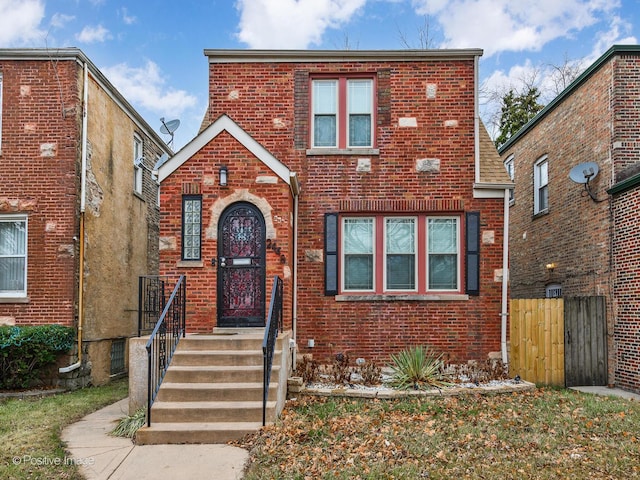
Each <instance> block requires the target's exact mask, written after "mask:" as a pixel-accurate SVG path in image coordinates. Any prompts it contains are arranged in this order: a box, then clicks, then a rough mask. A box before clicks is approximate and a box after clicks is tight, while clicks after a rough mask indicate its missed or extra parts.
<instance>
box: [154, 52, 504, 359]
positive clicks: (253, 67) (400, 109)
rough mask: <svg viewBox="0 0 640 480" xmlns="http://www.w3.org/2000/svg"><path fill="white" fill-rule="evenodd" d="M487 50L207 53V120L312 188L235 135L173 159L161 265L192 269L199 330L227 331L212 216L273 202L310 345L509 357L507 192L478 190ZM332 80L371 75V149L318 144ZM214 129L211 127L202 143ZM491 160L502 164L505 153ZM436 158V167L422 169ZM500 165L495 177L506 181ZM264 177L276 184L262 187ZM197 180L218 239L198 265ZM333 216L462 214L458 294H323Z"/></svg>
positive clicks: (294, 306)
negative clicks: (220, 312)
mask: <svg viewBox="0 0 640 480" xmlns="http://www.w3.org/2000/svg"><path fill="white" fill-rule="evenodd" d="M478 53H479V51H472V52H468V51H467V52H463V53H460V52H459V51H457V52H454V51H452V52H451V54H450V55H443V56H442V57H439V56H429V55H428V54H425V55H423V56H417V57H415V58H411V57H407V58H402V57H401V56H400V55H399V52H392V53H391V54H386V52H375V54H373V55H372V54H371V52H369V53H368V54H367V53H366V52H365V53H364V54H359V53H356V52H323V53H322V54H319V55H318V56H317V57H315V58H314V57H313V52H312V53H311V54H309V53H308V52H293V53H289V54H288V53H287V52H270V53H263V54H260V53H257V54H256V53H255V52H251V51H247V52H225V51H210V52H208V53H207V54H208V56H209V60H210V78H209V89H210V101H209V109H208V113H207V115H208V117H207V119H205V122H204V125H210V124H213V125H215V122H217V121H218V119H220V117H221V116H222V115H228V117H230V119H231V120H233V122H235V123H236V124H237V126H238V127H239V128H241V129H242V130H244V131H245V132H247V134H248V135H249V136H250V137H251V138H252V139H254V140H255V141H256V142H258V143H259V144H260V145H261V146H263V147H264V149H266V151H268V152H269V153H270V154H271V155H272V156H273V157H275V158H276V159H277V160H278V161H279V162H281V163H282V164H283V165H285V166H286V168H288V169H289V171H290V172H292V173H293V172H295V174H296V176H297V179H298V181H299V185H300V195H299V196H298V197H297V200H296V199H295V198H294V196H293V195H292V188H290V186H289V185H287V182H286V181H284V180H283V179H282V178H277V177H276V175H275V174H274V172H273V171H271V170H270V169H269V168H268V166H267V164H265V163H264V162H263V161H260V160H259V159H257V158H256V157H255V154H253V155H252V154H251V152H249V151H248V150H246V149H243V146H242V144H241V142H239V141H238V140H237V139H235V138H233V136H230V135H228V134H227V133H226V132H223V133H220V134H219V135H217V136H216V137H215V138H211V139H210V141H208V143H206V145H205V146H203V147H202V148H200V149H199V150H197V151H195V150H196V149H195V148H194V151H193V152H192V153H190V154H189V155H182V156H181V154H182V153H183V152H180V153H179V154H178V156H177V157H179V158H180V160H181V161H184V163H181V164H180V165H179V166H177V165H174V166H170V162H169V163H168V164H167V167H166V168H169V169H170V172H171V173H170V174H169V173H165V175H166V178H164V177H163V174H162V169H161V179H162V184H161V185H162V187H161V199H162V200H161V205H162V208H161V210H162V213H161V222H160V229H161V234H160V235H161V271H162V272H163V273H176V272H179V273H180V272H181V273H186V274H187V278H188V285H189V293H188V299H189V300H188V314H187V327H188V329H190V330H191V331H210V330H211V329H212V328H213V327H215V326H216V302H217V297H216V268H215V267H214V266H212V265H211V263H210V260H211V259H212V258H215V256H216V251H217V239H216V238H214V235H213V234H212V232H213V231H214V230H215V229H216V228H217V225H216V221H217V217H215V213H212V212H219V211H220V210H221V209H222V207H221V205H222V204H224V205H228V204H231V203H232V201H233V200H232V199H233V198H235V199H238V200H243V201H250V202H251V201H258V203H261V204H263V205H268V207H267V208H265V210H270V216H271V219H272V221H273V225H274V229H275V230H274V234H273V235H272V239H271V240H272V242H274V243H277V245H278V247H279V248H280V253H279V254H277V255H274V254H273V252H268V254H267V271H268V277H269V278H270V276H271V275H275V274H278V275H281V276H283V277H284V279H285V287H284V292H285V299H286V302H285V303H286V307H285V325H286V327H287V328H291V327H293V326H294V324H295V329H296V338H297V345H298V348H299V352H301V353H313V354H314V355H315V356H316V357H317V358H320V359H323V360H325V359H327V357H328V356H329V355H330V354H332V353H334V354H335V353H337V352H348V353H349V355H350V356H351V358H354V359H355V358H357V357H364V358H368V359H375V360H377V361H380V362H386V361H387V360H388V359H389V355H390V354H393V353H397V352H399V351H400V350H401V349H403V348H405V347H406V346H408V345H415V344H428V345H431V346H433V347H434V348H436V349H437V350H439V351H441V352H443V353H445V354H446V355H447V356H448V357H449V358H450V359H452V360H453V361H463V360H468V359H478V360H481V359H483V358H486V356H487V354H488V353H489V352H493V351H499V350H500V332H501V316H500V314H501V293H502V283H501V271H502V270H501V269H502V267H503V264H502V246H503V213H504V199H503V197H504V187H502V189H501V190H500V189H498V190H497V192H496V191H493V192H492V193H491V194H489V195H485V197H489V198H479V197H482V195H476V193H477V192H476V191H474V182H476V184H477V183H478V182H477V178H479V177H478V176H477V171H476V170H477V169H476V164H477V153H478V152H477V151H476V142H475V140H476V133H475V126H476V125H477V117H476V112H477V103H476V102H477V98H476V94H477V92H476V91H475V86H476V84H475V81H476V80H475V78H476V71H475V68H476V61H477V58H476V55H477V54H478ZM236 55H237V56H236ZM261 55H263V56H262V57H261ZM328 75H329V76H363V75H364V76H367V77H368V78H373V82H374V90H375V94H374V101H375V114H374V121H375V128H374V137H375V143H374V145H373V148H364V149H352V150H348V149H332V150H331V151H330V152H329V153H327V151H326V149H325V150H324V151H322V150H320V149H312V148H310V138H311V132H310V124H311V113H310V112H311V110H310V101H311V98H310V95H311V88H310V85H311V80H312V79H314V78H325V77H324V76H328ZM480 128H484V127H482V126H480ZM205 135H207V130H204V131H203V132H202V133H201V134H200V137H202V136H205ZM206 138H207V139H209V137H206ZM194 141H195V140H194ZM187 148H188V147H187ZM493 154H494V155H495V157H496V158H497V160H498V162H499V158H498V157H497V153H496V152H495V150H494V152H493ZM187 157H188V158H187ZM430 161H431V162H435V164H436V165H437V166H436V167H435V168H432V169H423V168H422V167H420V166H419V165H421V162H430ZM221 165H226V166H227V167H228V171H229V183H228V186H226V187H219V186H218V170H219V167H220V166H221ZM163 168H165V167H163ZM500 169H502V166H501V165H500ZM502 173H503V176H499V177H498V178H497V179H493V180H494V182H493V183H498V181H501V182H502V183H508V178H506V175H504V172H502ZM265 177H272V178H273V179H274V180H273V181H274V182H275V180H276V179H277V183H262V182H263V180H260V179H264V178H265ZM186 185H189V188H193V189H196V190H198V191H200V192H201V194H202V200H203V207H202V208H203V230H205V231H207V233H206V234H203V239H202V249H203V254H202V257H203V260H202V262H201V263H198V264H197V265H189V264H188V263H185V262H181V260H180V254H181V249H180V241H181V197H182V193H184V192H185V188H186V187H185V186H186ZM252 199H254V200H252ZM296 201H297V202H298V209H297V218H296V209H295V203H296ZM225 202H226V203H225ZM468 212H479V214H480V232H479V236H480V238H481V240H480V243H481V245H480V266H479V269H480V273H479V275H480V287H479V290H480V294H479V295H477V296H475V295H467V294H466V293H465V282H466V276H465V268H466V260H465V258H466V257H465V253H466V251H465V248H464V244H465V218H466V217H465V215H466V214H467V213H468ZM326 214H337V215H339V218H343V217H345V216H363V215H364V216H368V217H375V216H380V215H384V216H398V215H402V216H413V217H415V218H423V217H426V216H438V215H446V216H448V217H454V218H457V219H458V220H459V228H460V243H461V248H460V251H459V258H458V260H459V262H460V281H459V288H458V289H457V290H456V291H453V292H446V294H438V293H433V292H424V291H423V292H416V293H407V294H404V295H396V294H392V293H390V294H386V293H384V294H371V295H368V294H367V295H353V294H349V293H345V292H344V291H340V292H339V293H338V295H335V294H331V295H325V290H326V283H325V282H326V278H325V270H326V268H328V267H327V264H326V252H325V246H326V245H325V234H326V232H325V215H326ZM420 221H422V220H420ZM296 222H297V223H296ZM295 231H297V245H296V247H297V248H294V242H295V241H296V239H295V236H294V232H295ZM296 251H297V258H294V252H296ZM283 260H284V263H282V262H283ZM341 268H342V266H341V265H340V260H338V270H340V269H341ZM420 268H421V267H420ZM296 273H297V276H296ZM269 288H270V287H269ZM294 291H295V292H297V297H296V298H294ZM311 340H312V341H313V347H309V345H310V343H311V342H310V341H311Z"/></svg>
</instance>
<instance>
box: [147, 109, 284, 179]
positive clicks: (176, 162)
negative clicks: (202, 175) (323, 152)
mask: <svg viewBox="0 0 640 480" xmlns="http://www.w3.org/2000/svg"><path fill="white" fill-rule="evenodd" d="M222 132H227V133H228V134H229V135H231V136H232V137H233V138H235V139H236V140H237V141H238V142H240V144H241V145H242V146H244V147H245V148H246V149H247V150H249V151H250V152H251V153H252V154H253V155H255V157H256V158H257V159H258V160H260V161H261V162H262V163H264V164H265V165H266V166H267V167H269V168H270V169H271V170H272V171H273V173H275V174H276V175H277V176H278V177H280V178H281V179H282V180H283V181H284V182H285V183H286V184H287V185H291V182H292V181H293V180H292V178H293V177H295V173H293V172H291V171H290V170H289V168H287V166H286V165H285V164H283V163H282V162H281V161H280V160H278V159H277V158H276V157H274V156H273V155H271V153H269V151H268V150H267V149H266V148H264V147H263V146H262V145H261V144H260V143H258V141H256V140H255V139H254V138H253V137H252V136H251V135H249V134H248V133H247V132H246V131H245V130H243V129H242V128H241V127H240V126H239V125H238V124H237V123H236V122H234V121H233V120H232V119H231V118H230V117H229V116H228V115H224V114H223V115H221V116H220V117H218V118H217V119H216V121H214V122H213V123H212V124H211V125H209V126H208V127H207V128H205V129H204V130H203V131H202V132H200V133H199V134H198V135H197V136H196V137H195V138H194V139H193V140H191V141H190V142H189V143H188V144H187V145H185V146H184V147H183V148H182V149H181V150H180V151H179V152H178V153H176V154H175V155H174V156H173V157H171V158H170V159H169V160H167V161H166V162H165V163H163V164H162V165H160V167H158V180H159V181H160V182H162V181H163V180H164V179H165V178H167V177H168V176H169V175H171V174H172V173H173V172H175V171H176V170H177V169H178V168H180V166H181V165H182V164H184V163H185V162H186V161H187V160H189V159H190V158H191V157H193V156H194V155H195V154H196V153H198V151H199V150H200V149H201V148H203V147H204V146H205V145H207V144H208V143H209V142H210V141H211V140H213V139H214V138H216V137H217V136H218V135H220V133H222Z"/></svg>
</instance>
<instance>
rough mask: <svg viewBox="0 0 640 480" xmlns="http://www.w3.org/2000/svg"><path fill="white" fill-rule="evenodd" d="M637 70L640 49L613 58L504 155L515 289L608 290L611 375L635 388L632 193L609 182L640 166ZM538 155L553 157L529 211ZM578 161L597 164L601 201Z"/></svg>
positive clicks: (535, 294)
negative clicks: (579, 173) (511, 196)
mask: <svg viewBox="0 0 640 480" xmlns="http://www.w3.org/2000/svg"><path fill="white" fill-rule="evenodd" d="M639 78H640V57H638V56H637V55H614V56H612V57H611V58H610V59H609V60H608V61H606V62H604V63H603V64H602V65H601V66H600V67H599V68H598V69H597V70H595V71H594V72H593V73H592V75H591V76H590V77H588V78H587V79H586V80H585V81H584V83H582V84H581V85H580V86H579V88H576V89H574V90H573V92H572V93H571V94H570V95H568V96H566V97H565V98H564V99H563V100H562V102H560V103H558V105H557V106H556V107H555V108H554V109H553V110H552V111H550V112H549V113H548V115H547V116H546V117H544V118H543V119H542V120H541V121H539V122H538V123H537V124H536V126H535V127H533V128H532V129H531V130H530V131H528V132H527V133H526V134H525V135H523V136H521V137H520V138H519V139H518V141H517V142H516V143H515V144H514V145H512V146H511V147H510V148H508V149H507V150H505V151H504V152H503V154H502V157H503V159H506V158H507V157H509V156H510V155H514V165H515V179H516V180H515V183H516V186H515V203H514V205H513V206H512V207H511V210H510V237H511V238H510V268H511V274H510V279H511V281H510V289H511V294H512V296H513V297H514V298H540V297H544V295H545V285H547V284H549V283H560V284H561V285H562V292H563V296H566V297H574V296H592V295H602V296H604V297H605V299H606V304H607V332H608V337H607V348H608V382H609V383H615V384H617V385H620V386H622V387H623V388H630V389H635V390H637V391H640V371H639V369H638V355H637V342H638V335H637V332H638V320H637V313H632V312H636V311H637V298H638V287H637V282H635V283H634V280H633V279H634V278H636V275H637V273H636V272H637V269H638V254H637V253H636V252H637V250H638V242H637V238H638V237H637V233H638V232H637V224H638V219H637V211H638V210H637V207H638V204H637V191H636V192H635V193H631V192H627V193H622V194H620V195H619V198H618V197H616V196H610V195H608V194H607V189H609V188H610V187H612V186H613V185H614V184H615V183H616V182H617V181H621V178H620V175H621V174H622V173H623V172H625V171H627V172H628V171H629V170H630V169H633V168H634V166H635V167H638V155H639V154H640V146H639V145H638V142H637V141H636V138H637V132H638V130H639V129H640V115H639V111H638V105H637V98H638V95H640V86H639V85H640V82H639V81H638V80H639ZM542 155H548V159H549V211H548V213H547V214H543V215H538V216H534V215H533V164H534V162H535V161H536V160H537V159H539V158H540V157H541V156H542ZM584 162H595V163H597V164H598V166H599V174H598V176H597V177H596V178H595V179H594V180H593V181H591V182H590V187H591V191H592V192H593V194H594V196H595V197H596V198H597V199H598V200H602V201H598V202H594V201H593V200H591V199H590V198H589V197H588V196H587V194H586V192H585V191H584V186H583V185H578V184H575V183H573V182H571V181H570V180H569V177H568V175H569V172H570V170H571V168H572V167H574V166H576V165H578V164H580V163H584ZM636 171H640V167H638V168H637V169H636ZM634 235H635V237H634ZM549 263H555V265H556V268H555V269H554V270H553V271H548V270H547V269H546V268H545V265H547V264H549Z"/></svg>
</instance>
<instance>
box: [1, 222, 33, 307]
mask: <svg viewBox="0 0 640 480" xmlns="http://www.w3.org/2000/svg"><path fill="white" fill-rule="evenodd" d="M0 221H2V222H16V221H23V222H24V230H25V235H24V272H23V273H24V282H23V285H24V289H23V290H0V298H26V297H27V269H28V266H29V251H28V247H29V218H28V216H27V215H23V214H20V215H0ZM14 256H15V255H11V257H14Z"/></svg>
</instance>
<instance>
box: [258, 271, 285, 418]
mask: <svg viewBox="0 0 640 480" xmlns="http://www.w3.org/2000/svg"><path fill="white" fill-rule="evenodd" d="M281 331H282V279H281V278H280V277H278V276H276V277H274V279H273V289H272V291H271V302H270V303H269V316H268V317H267V326H266V328H265V329H264V340H263V341H262V359H263V365H264V376H263V381H262V426H263V427H264V426H265V425H266V424H267V399H268V398H269V380H270V379H271V367H272V365H273V352H274V351H275V349H276V340H277V338H278V332H281Z"/></svg>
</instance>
